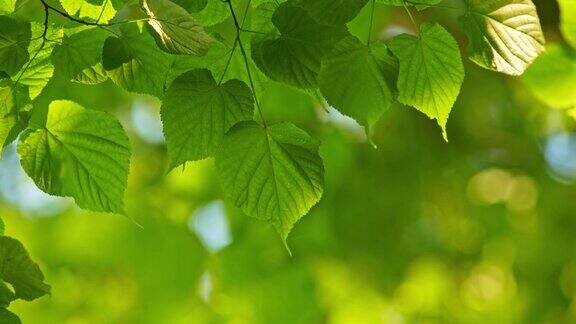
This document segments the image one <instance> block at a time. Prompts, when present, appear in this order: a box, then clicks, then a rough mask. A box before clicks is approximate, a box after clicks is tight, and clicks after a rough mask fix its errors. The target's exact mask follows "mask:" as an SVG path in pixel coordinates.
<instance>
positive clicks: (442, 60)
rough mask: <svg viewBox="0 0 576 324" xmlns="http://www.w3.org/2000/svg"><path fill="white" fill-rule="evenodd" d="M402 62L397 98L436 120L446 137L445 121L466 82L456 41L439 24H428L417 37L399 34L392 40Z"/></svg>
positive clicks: (397, 55) (396, 54) (392, 46)
mask: <svg viewBox="0 0 576 324" xmlns="http://www.w3.org/2000/svg"><path fill="white" fill-rule="evenodd" d="M390 48H391V50H392V52H393V53H394V55H395V56H396V57H397V58H398V60H399V62H400V72H399V75H398V101H400V102H401V103H403V104H405V105H409V106H413V107H414V108H416V109H418V110H420V111H421V112H423V113H424V114H426V116H428V117H430V118H433V119H436V121H437V122H438V125H440V127H441V128H442V134H443V136H444V139H446V140H447V138H448V137H447V134H446V122H447V121H448V115H449V114H450V111H451V110H452V106H453V105H454V102H455V101H456V98H457V97H458V93H459V92H460V86H461V85H462V82H463V81H464V66H463V65H462V59H461V58H460V50H459V48H458V44H457V43H456V40H454V38H453V37H452V35H450V33H449V32H448V31H446V29H444V28H443V27H442V26H440V25H439V24H437V23H425V24H423V25H422V26H421V28H420V34H419V36H418V37H416V36H411V35H406V34H403V35H400V36H397V37H395V38H394V39H393V40H392V42H391V43H390Z"/></svg>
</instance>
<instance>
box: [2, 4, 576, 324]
mask: <svg viewBox="0 0 576 324" xmlns="http://www.w3.org/2000/svg"><path fill="white" fill-rule="evenodd" d="M536 4H537V6H538V7H539V10H540V16H541V18H542V23H543V28H544V29H545V32H546V36H547V39H548V42H549V43H551V44H555V43H556V44H558V43H561V42H562V39H561V36H560V34H559V31H558V8H557V6H556V4H555V3H554V2H553V1H547V0H546V1H536ZM367 16H368V10H367V8H365V10H364V11H363V12H362V13H361V15H360V16H359V17H358V18H357V19H356V20H354V21H353V22H352V23H351V29H352V31H353V32H354V33H355V34H356V35H357V36H358V37H360V38H361V39H365V35H366V29H367V25H368V20H367ZM456 16H457V15H454V14H453V12H451V11H445V10H441V9H431V10H429V11H427V12H425V13H418V14H416V18H417V20H418V21H425V20H429V19H434V20H439V21H441V22H442V23H443V25H444V26H446V27H447V29H449V30H450V31H451V32H452V33H453V34H454V35H455V37H456V38H457V39H458V40H459V42H460V43H463V42H464V36H463V35H462V33H461V31H460V28H459V27H458V22H457V20H456V19H455V17H456ZM398 28H404V29H407V30H410V29H411V28H412V27H411V24H410V21H409V20H408V19H407V17H406V15H405V13H404V12H403V11H402V10H399V9H398V10H396V9H388V10H386V9H384V7H383V6H378V10H377V16H376V22H375V34H377V35H380V38H382V39H389V38H390V37H391V36H393V35H394V34H395V33H397V32H398V30H399V29H398ZM362 37H364V38H362ZM465 68H466V73H467V74H466V79H465V82H464V85H463V89H462V93H461V94H460V96H459V98H458V101H457V103H456V105H455V107H454V109H453V110H452V114H451V117H450V119H449V121H448V134H449V139H450V142H449V143H445V142H444V141H443V139H442V137H441V136H440V132H439V129H438V126H436V125H435V123H434V122H433V121H431V120H429V119H427V118H426V117H425V116H423V115H422V114H420V113H418V112H417V111H416V110H415V109H412V108H407V107H403V106H399V105H396V106H394V107H393V108H392V109H391V110H390V111H388V112H387V113H386V114H385V115H384V117H383V118H382V119H381V120H380V122H379V123H378V124H377V125H376V127H375V130H374V133H375V136H374V139H373V141H374V143H375V144H376V145H377V146H378V149H373V148H372V146H371V145H369V144H368V143H367V141H366V139H365V136H364V135H363V131H362V130H361V129H360V128H358V127H357V126H356V125H355V124H354V123H353V122H351V121H350V120H348V119H344V118H343V117H340V116H337V115H336V114H335V112H332V113H331V114H326V113H324V112H322V109H321V108H320V107H318V106H317V104H315V103H314V101H312V100H311V99H310V98H309V97H306V96H305V95H303V94H301V93H300V92H298V91H295V90H291V89H288V88H286V87H284V86H281V85H274V86H272V87H271V88H270V89H269V90H268V92H267V93H265V94H264V95H263V98H262V107H263V110H264V115H265V117H266V119H267V120H269V121H270V122H272V121H292V122H294V123H295V124H296V125H297V126H299V127H301V128H302V129H304V130H306V131H308V132H309V133H310V134H311V135H313V136H315V137H317V138H319V139H321V140H322V146H321V155H322V157H323V159H324V162H325V167H326V190H325V194H324V197H323V199H322V201H321V202H320V204H319V205H318V206H317V207H315V208H314V209H313V210H312V211H311V212H310V214H309V215H307V216H305V217H304V218H303V219H302V220H301V221H300V222H299V223H298V224H297V225H296V227H295V228H294V230H293V232H292V234H291V236H290V237H289V239H288V244H289V246H290V248H291V250H292V253H293V257H290V256H289V255H288V253H287V251H286V250H285V248H284V246H283V244H282V242H281V240H280V238H279V237H278V235H277V234H276V233H275V232H274V230H273V229H272V228H271V227H270V226H269V225H266V224H264V223H261V222H258V221H256V220H253V219H250V218H248V217H246V216H244V215H242V214H241V212H239V211H238V210H237V209H236V208H234V207H233V206H231V205H228V204H226V203H225V202H224V200H223V197H224V195H223V193H222V190H221V188H220V187H219V185H218V181H217V179H216V176H215V171H214V166H213V161H212V160H207V161H204V162H199V163H189V164H188V165H187V166H186V168H185V170H182V169H177V170H174V171H173V172H171V173H170V174H168V175H167V176H166V170H167V158H166V149H165V147H164V146H163V145H162V144H161V137H159V135H160V133H159V131H160V130H159V128H158V127H159V125H158V110H159V102H158V101H156V100H154V99H152V98H150V97H142V96H132V95H129V94H127V93H125V92H123V91H122V90H120V89H119V88H118V87H116V86H114V85H113V84H112V83H111V82H110V81H108V82H106V83H104V84H101V85H97V86H85V85H79V84H72V83H68V82H65V81H64V80H63V78H61V77H59V76H58V75H56V76H55V78H54V79H53V80H52V81H50V84H49V85H48V88H47V90H46V91H45V92H44V93H43V94H42V95H41V96H42V98H41V100H40V102H41V103H43V104H48V103H49V102H50V101H52V100H55V99H70V100H74V101H76V102H78V103H80V104H82V105H83V106H85V107H88V108H91V109H100V110H105V111H109V112H112V113H114V114H115V115H116V116H118V117H119V118H120V120H121V122H122V123H123V125H124V126H125V128H126V129H127V130H128V132H129V136H130V140H131V144H132V145H133V148H134V149H133V153H134V154H133V158H132V161H131V168H130V171H131V172H130V176H129V181H128V183H129V187H128V191H127V195H126V201H127V211H128V214H129V216H130V217H132V218H133V219H134V220H135V221H136V222H137V223H139V224H140V225H141V227H139V226H137V225H135V224H134V223H133V222H132V221H130V220H129V219H127V218H125V217H123V216H119V215H107V214H96V213H90V212H86V211H81V210H79V209H78V208H77V207H75V206H74V204H73V203H72V202H71V200H68V199H56V198H48V197H47V196H45V195H44V194H41V193H40V192H39V191H38V190H37V189H35V188H34V185H33V183H32V182H31V181H30V180H29V179H27V178H26V177H25V176H24V175H23V173H22V171H21V170H20V167H19V164H18V161H17V157H16V155H15V152H14V148H13V147H10V148H8V149H7V150H6V151H5V152H4V154H3V158H2V160H1V161H0V217H1V218H2V219H3V220H4V221H5V223H6V233H7V235H10V236H12V237H15V238H18V239H19V240H21V241H22V242H23V243H24V245H25V246H26V247H27V249H28V250H29V251H30V253H31V255H32V257H33V259H34V260H35V261H37V262H38V263H39V264H40V266H41V268H42V270H43V271H44V273H45V275H46V277H47V282H48V283H49V284H51V285H52V296H48V297H43V298H41V299H39V300H36V301H34V302H32V303H27V302H21V301H17V302H15V303H14V304H13V305H12V306H11V307H10V309H11V310H12V311H14V312H15V313H17V314H19V315H20V316H21V318H22V320H23V322H24V323H323V322H328V323H414V322H418V323H569V322H574V321H576V302H575V299H574V298H575V297H576V235H575V233H576V199H575V198H576V186H575V185H574V182H575V181H576V135H575V134H574V132H575V131H576V123H575V122H574V120H573V119H572V118H571V117H570V116H569V113H567V111H563V110H558V109H552V108H553V107H547V106H546V105H544V104H542V103H540V102H539V101H538V100H537V99H536V97H535V96H534V95H533V94H532V93H531V92H530V91H529V89H528V87H527V86H526V85H525V82H524V79H523V78H511V77H506V76H502V75H498V74H496V73H493V72H489V71H486V70H483V69H481V68H479V67H477V66H476V65H474V64H472V63H470V62H469V61H466V62H465ZM573 95H574V96H575V97H576V93H574V94H573ZM206 205H209V206H212V208H211V209H209V211H206V210H207V209H205V208H204V207H205V206H206ZM214 206H216V207H214ZM218 206H224V207H223V208H219V207H218ZM215 220H216V221H217V220H220V221H222V220H224V224H225V225H226V226H217V225H218V224H216V225H214V223H211V221H215ZM216 223H217V222H216ZM220 223H222V222H220ZM202 224H204V225H206V224H208V225H210V224H212V225H214V226H207V225H206V226H202ZM220 225H222V224H220ZM199 227H200V228H202V229H201V230H198V229H197V228H199ZM206 237H209V238H206ZM210 239H212V240H215V241H216V242H217V243H221V244H220V245H219V248H218V249H216V248H214V245H211V244H209V243H207V242H208V241H209V240H210ZM226 243H227V245H226V246H224V247H222V245H223V244H226Z"/></svg>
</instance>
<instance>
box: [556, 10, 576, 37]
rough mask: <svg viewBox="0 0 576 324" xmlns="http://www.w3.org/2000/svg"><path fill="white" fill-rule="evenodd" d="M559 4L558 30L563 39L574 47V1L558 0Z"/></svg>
mask: <svg viewBox="0 0 576 324" xmlns="http://www.w3.org/2000/svg"><path fill="white" fill-rule="evenodd" d="M558 5H559V6H560V30H561V31H562V34H563V35H564V39H566V41H567V42H568V43H569V44H570V45H571V46H572V47H574V48H576V1H574V0H558Z"/></svg>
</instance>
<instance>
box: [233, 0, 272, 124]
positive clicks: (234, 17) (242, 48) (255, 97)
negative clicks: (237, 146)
mask: <svg viewBox="0 0 576 324" xmlns="http://www.w3.org/2000/svg"><path fill="white" fill-rule="evenodd" d="M226 2H227V3H228V7H229V8H230V13H231V14H232V19H233V20H234V27H236V41H238V46H239V47H240V52H241V53H242V57H243V58H244V65H245V66H246V73H247V74H248V81H250V88H252V95H253V96H254V102H255V103H256V108H257V109H258V114H259V115H260V119H262V124H263V126H264V129H268V126H267V125H266V120H265V119H264V114H262V109H261V108H260V103H258V96H257V95H256V88H255V87H254V81H253V80H252V73H251V72H250V64H249V63H248V55H247V54H246V50H245V49H244V44H242V39H241V37H240V31H241V29H242V28H241V27H240V23H239V22H238V17H237V16H236V13H235V12H234V7H233V6H232V2H231V0H226Z"/></svg>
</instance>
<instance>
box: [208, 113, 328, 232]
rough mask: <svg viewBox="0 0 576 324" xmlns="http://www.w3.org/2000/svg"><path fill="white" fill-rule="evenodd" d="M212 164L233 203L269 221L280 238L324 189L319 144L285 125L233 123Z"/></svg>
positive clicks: (247, 212) (303, 133)
mask: <svg viewBox="0 0 576 324" xmlns="http://www.w3.org/2000/svg"><path fill="white" fill-rule="evenodd" d="M216 168H217V171H218V175H219V178H220V180H221V182H222V187H223V189H224V191H225V192H226V194H227V195H228V196H229V197H230V199H232V200H233V201H234V204H235V205H236V206H238V207H240V208H241V209H242V210H243V211H244V212H245V213H246V214H248V215H249V216H252V217H256V218H258V219H262V220H266V221H269V222H271V223H272V225H273V226H274V227H275V228H276V230H277V231H278V233H279V234H280V236H281V237H282V239H283V240H284V241H285V240H286V238H287V237H288V234H289V233H290V230H291V229H292V227H293V226H294V224H295V223H296V222H297V221H298V220H299V219H300V218H301V217H302V216H303V215H305V214H306V213H308V211H309V210H310V208H311V207H312V206H314V205H315V204H316V203H317V202H318V201H319V200H320V197H321V196H322V192H323V182H324V180H323V177H324V167H323V165H322V159H321V158H320V156H319V155H318V143H317V142H316V141H315V140H313V139H312V138H311V137H310V136H308V134H306V133H305V132H304V131H302V130H300V129H299V128H297V127H296V126H294V125H292V124H288V123H281V124H275V125H272V126H268V127H267V128H265V127H262V126H260V125H258V124H257V123H255V122H252V121H250V122H241V123H239V124H236V126H234V127H232V129H230V131H229V132H228V133H227V134H226V136H225V137H224V140H223V141H222V146H221V147H220V149H219V150H218V152H217V153H216Z"/></svg>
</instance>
